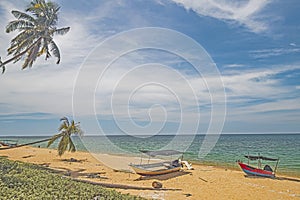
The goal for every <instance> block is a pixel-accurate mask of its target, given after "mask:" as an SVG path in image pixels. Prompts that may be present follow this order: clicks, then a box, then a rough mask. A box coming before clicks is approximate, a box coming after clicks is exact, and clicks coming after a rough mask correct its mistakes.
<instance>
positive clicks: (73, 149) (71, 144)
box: [69, 137, 76, 152]
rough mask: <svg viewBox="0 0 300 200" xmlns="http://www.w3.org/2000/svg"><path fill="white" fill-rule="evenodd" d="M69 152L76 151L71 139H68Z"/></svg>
mask: <svg viewBox="0 0 300 200" xmlns="http://www.w3.org/2000/svg"><path fill="white" fill-rule="evenodd" d="M69 151H71V152H75V151H76V147H75V145H74V143H73V141H72V138H71V137H69Z"/></svg>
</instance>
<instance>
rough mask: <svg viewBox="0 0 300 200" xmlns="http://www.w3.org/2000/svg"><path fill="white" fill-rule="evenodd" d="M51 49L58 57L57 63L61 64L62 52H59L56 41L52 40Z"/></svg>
mask: <svg viewBox="0 0 300 200" xmlns="http://www.w3.org/2000/svg"><path fill="white" fill-rule="evenodd" d="M50 51H51V52H52V53H53V55H54V56H55V57H56V58H57V61H56V64H59V62H60V52H59V49H58V46H57V45H56V44H55V42H54V41H53V40H52V41H51V42H50Z"/></svg>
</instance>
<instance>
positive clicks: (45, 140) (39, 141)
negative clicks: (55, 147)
mask: <svg viewBox="0 0 300 200" xmlns="http://www.w3.org/2000/svg"><path fill="white" fill-rule="evenodd" d="M49 140H51V138H47V139H43V140H38V141H35V142H30V143H26V144H20V145H16V146H12V147H5V148H0V150H7V149H14V148H19V147H23V146H28V145H33V144H38V143H42V142H47V141H49Z"/></svg>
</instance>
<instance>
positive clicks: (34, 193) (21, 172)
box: [0, 157, 142, 200]
mask: <svg viewBox="0 0 300 200" xmlns="http://www.w3.org/2000/svg"><path fill="white" fill-rule="evenodd" d="M95 197H96V198H95ZM0 199H27V200H30V199H101V200H102V199H103V200H104V199H105V200H106V199H111V200H112V199H113V200H115V199H137V200H138V199H142V198H140V197H135V196H131V195H129V194H127V195H126V194H121V193H119V192H117V191H115V190H111V189H105V188H103V187H101V186H98V185H92V184H88V183H82V182H78V181H75V180H71V179H69V178H65V177H63V176H61V175H59V174H55V173H54V172H51V170H49V169H47V168H44V167H41V166H39V165H34V164H29V163H22V162H17V161H10V160H7V159H6V158H3V157H2V158H1V157H0Z"/></svg>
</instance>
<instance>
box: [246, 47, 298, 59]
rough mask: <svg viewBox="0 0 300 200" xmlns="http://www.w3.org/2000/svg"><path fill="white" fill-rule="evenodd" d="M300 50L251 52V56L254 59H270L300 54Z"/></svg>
mask: <svg viewBox="0 0 300 200" xmlns="http://www.w3.org/2000/svg"><path fill="white" fill-rule="evenodd" d="M299 52H300V48H288V49H286V48H274V49H260V50H254V51H250V52H249V53H250V55H251V56H252V57H254V58H268V57H273V56H280V55H286V54H294V53H299Z"/></svg>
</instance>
